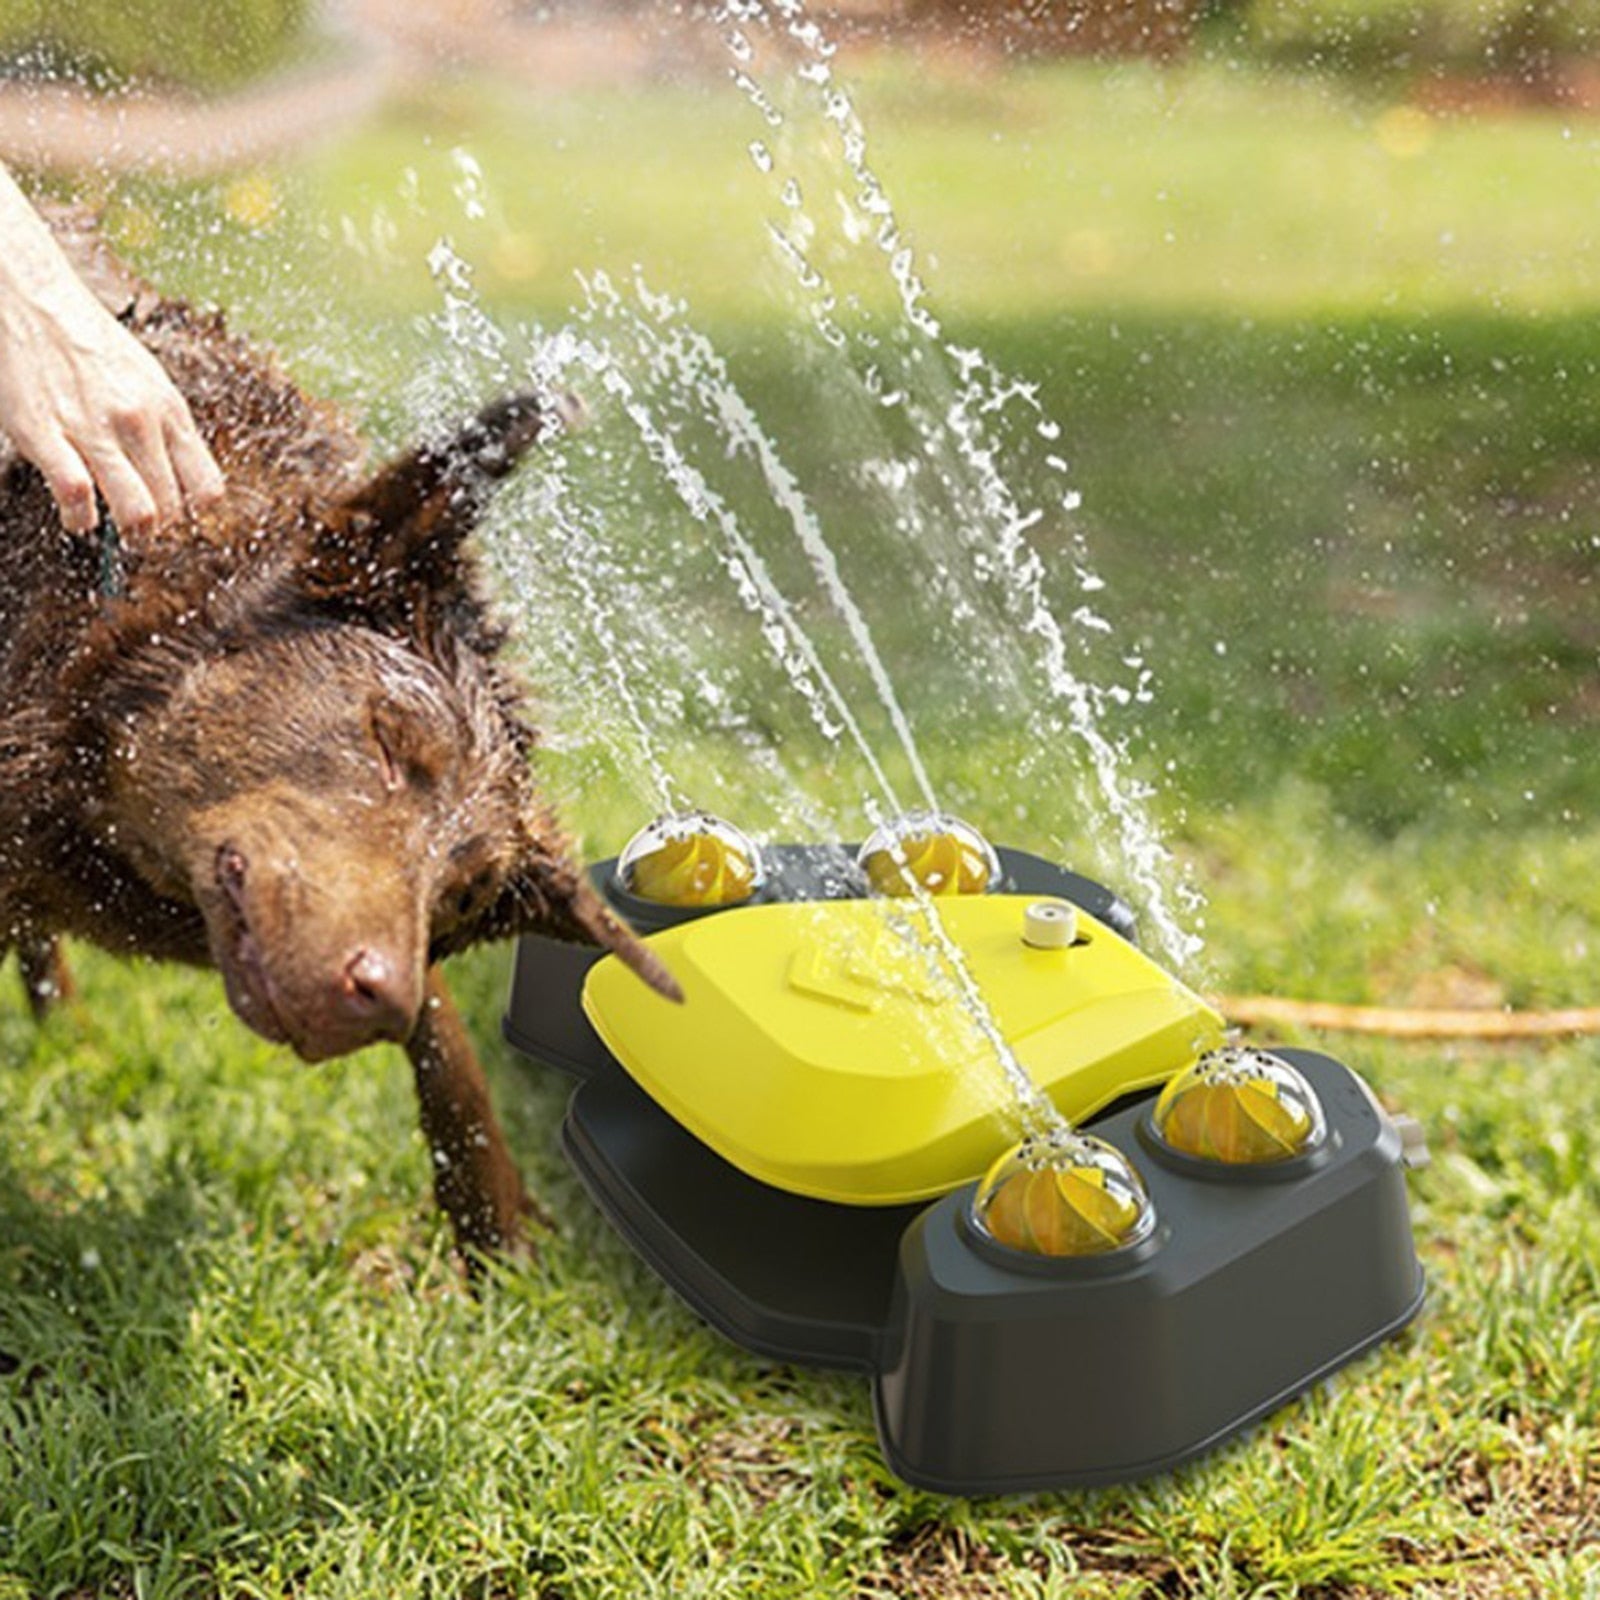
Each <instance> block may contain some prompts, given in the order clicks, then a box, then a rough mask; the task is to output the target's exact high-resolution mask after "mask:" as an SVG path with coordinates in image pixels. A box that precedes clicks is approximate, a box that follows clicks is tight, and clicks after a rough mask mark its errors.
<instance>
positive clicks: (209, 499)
mask: <svg viewBox="0 0 1600 1600" xmlns="http://www.w3.org/2000/svg"><path fill="white" fill-rule="evenodd" d="M166 440H167V453H168V455H169V456H170V457H171V458H172V465H173V469H174V470H175V471H176V472H177V475H178V487H179V488H180V489H181V490H182V491H183V497H184V499H185V500H187V501H188V502H189V504H190V505H191V506H193V507H194V508H195V510H197V511H204V510H205V509H206V508H207V507H208V506H214V505H215V504H216V503H217V502H218V501H219V500H220V499H221V498H222V493H223V490H224V489H225V488H226V487H227V486H226V484H225V483H224V482H223V479H222V469H221V468H220V467H219V466H218V465H217V460H216V457H215V456H213V455H212V454H211V451H210V449H209V448H208V447H207V445H206V442H205V440H204V439H202V438H201V437H200V432H199V430H198V429H197V428H196V427H195V425H194V419H193V418H192V417H191V416H190V415H189V411H188V408H187V407H185V408H184V411H183V415H182V416H181V417H180V418H179V419H178V420H177V421H176V422H169V423H168V424H167V426H166Z"/></svg>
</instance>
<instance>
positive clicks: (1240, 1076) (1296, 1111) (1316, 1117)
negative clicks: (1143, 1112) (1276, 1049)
mask: <svg viewBox="0 0 1600 1600" xmlns="http://www.w3.org/2000/svg"><path fill="white" fill-rule="evenodd" d="M1151 1120H1152V1121H1153V1122H1154V1124H1155V1130H1156V1132H1157V1133H1158V1134H1159V1135H1160V1136H1161V1137H1162V1139H1164V1140H1165V1141H1166V1142H1167V1144H1169V1145H1170V1146H1171V1147H1172V1148H1173V1149H1174V1150H1178V1151H1181V1152H1182V1153H1183V1154H1184V1155H1188V1156H1194V1157H1197V1158H1198V1159H1200V1160H1202V1161H1218V1162H1223V1163H1226V1164H1227V1165H1229V1166H1263V1165H1267V1164H1270V1163H1273V1162H1278V1161H1288V1160H1290V1159H1291V1158H1292V1157H1294V1156H1298V1155H1302V1154H1304V1153H1305V1152H1306V1151H1308V1150H1312V1149H1314V1148H1315V1147H1316V1146H1317V1145H1318V1144H1320V1143H1321V1141H1322V1137H1323V1131H1324V1121H1323V1112H1322V1103H1321V1102H1320V1101H1319V1100H1318V1099H1317V1096H1316V1091H1315V1090H1314V1089H1312V1087H1311V1085H1310V1084H1309V1083H1307V1082H1306V1080H1305V1079H1304V1077H1302V1076H1301V1074H1300V1073H1299V1072H1297V1071H1296V1070H1295V1068H1294V1067H1292V1066H1290V1065H1289V1063H1288V1062H1287V1061H1285V1060H1284V1059H1283V1058H1282V1057H1281V1056H1276V1055H1273V1054H1271V1053H1270V1052H1269V1051H1266V1050H1252V1049H1248V1048H1244V1047H1240V1046H1228V1047H1226V1048H1223V1049H1219V1050H1212V1051H1209V1052H1207V1053H1206V1054H1205V1055H1203V1056H1201V1057H1200V1059H1199V1060H1198V1061H1196V1062H1195V1063H1194V1065H1193V1066H1190V1067H1188V1068H1186V1069H1185V1070H1184V1071H1182V1072H1180V1073H1179V1074H1178V1075H1177V1076H1176V1077H1174V1078H1173V1080H1172V1081H1171V1083H1169V1084H1168V1085H1167V1087H1166V1088H1165V1089H1164V1090H1162V1093H1161V1098H1160V1099H1159V1100H1158V1101H1157V1102H1156V1108H1155V1111H1154V1112H1153V1113H1152V1115H1151Z"/></svg>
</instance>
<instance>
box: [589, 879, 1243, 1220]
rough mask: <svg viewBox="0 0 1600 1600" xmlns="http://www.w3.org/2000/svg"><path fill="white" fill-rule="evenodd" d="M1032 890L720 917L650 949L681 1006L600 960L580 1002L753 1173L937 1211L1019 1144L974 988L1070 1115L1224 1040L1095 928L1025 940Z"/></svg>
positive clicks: (848, 1197) (1214, 1020) (750, 909)
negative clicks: (1062, 938) (1057, 943)
mask: <svg viewBox="0 0 1600 1600" xmlns="http://www.w3.org/2000/svg"><path fill="white" fill-rule="evenodd" d="M1037 898H1038V897H1037V896H1035V895H983V896H973V897H970V898H967V897H961V898H952V899H947V900H940V901H939V902H937V904H933V903H930V904H929V905H927V906H926V907H924V906H920V905H917V904H912V903H908V902H906V901H903V900H902V901H884V900H837V901H826V902H801V903H783V904H772V905H757V906H746V907H743V908H740V909H738V910H733V911H725V912H721V913H719V914H718V915H716V916H711V917H702V918H699V919H697V920H695V921H693V922H689V923H685V924H682V925H680V926H678V927H675V928H669V929H667V930H665V931H664V932H661V933H657V934H653V935H651V936H650V938H649V940H648V943H649V944H650V945H651V946H652V948H653V949H654V950H655V951H656V953H657V954H658V955H659V956H660V957H661V959H662V960H663V961H664V962H665V963H666V964H667V966H668V967H669V968H670V970H671V971H672V973H673V975H674V977H676V978H677V980H678V982H679V983H680V984H681V985H682V987H683V992H684V996H685V998H684V1003H683V1004H682V1005H674V1004H673V1003H672V1002H670V1001H667V1000H664V999H662V997H661V996H659V995H658V994H656V993H655V992H654V991H653V990H651V989H649V988H647V987H646V986H645V985H644V984H643V983H641V982H640V981H639V980H638V978H636V977H635V976H634V975H633V974H632V973H631V972H630V971H629V970H628V969H627V968H626V967H624V966H623V965H622V964H621V963H620V962H619V961H618V960H617V959H616V958H615V957H614V956H607V957H605V958H604V959H603V960H601V961H599V962H597V963H596V964H595V966H594V967H593V968H591V969H590V972H589V976H588V980H587V982H586V983H585V985H584V992H583V1005H584V1010H585V1012H586V1013H587V1014H588V1017H589V1020H590V1021H591V1022H592V1023H593V1024H594V1027H595V1030H596V1031H597V1032H598V1033H599V1035H600V1037H601V1039H602V1040H603V1041H604V1043H605V1045H606V1048H607V1049H608V1050H610V1052H611V1053H612V1055H614V1056H615V1057H616V1058H617V1060H618V1061H619V1062H621V1064H622V1065H623V1067H624V1068H625V1069H626V1070H627V1071H628V1072H629V1074H631V1076H632V1077H633V1078H634V1079H635V1080H636V1081H637V1082H638V1083H639V1084H640V1085H641V1086H642V1087H643V1088H644V1089H645V1091H646V1092H647V1093H648V1094H649V1095H650V1096H651V1097H652V1098H653V1099H654V1100H656V1101H657V1102H658V1103H659V1104H660V1105H661V1106H662V1107H664V1108H665V1109H666V1110H667V1111H668V1112H670V1113H671V1114H672V1115H673V1116H674V1117H676V1118H677V1120H678V1121H679V1122H681V1123H682V1124H683V1125H684V1127H686V1128H688V1129H689V1131H690V1132H691V1133H693V1134H694V1135H695V1136H696V1137H697V1138H699V1139H700V1140H701V1141H702V1142H703V1143H705V1144H707V1145H709V1146H710V1147H711V1149H713V1150H714V1151H716V1152H717V1154H718V1155H720V1156H722V1157H723V1158H724V1159H725V1160H727V1161H729V1162H731V1163H732V1164H733V1165H734V1166H736V1167H738V1168H739V1169H740V1170H741V1171H743V1172H746V1173H748V1174H749V1175H750V1176H751V1177H753V1178H757V1179H760V1180H761V1181H762V1182H763V1183H769V1184H773V1185H775V1186H776V1187H778V1188H780V1189H787V1190H790V1191H792V1192H793V1193H796V1194H804V1195H812V1196H814V1197H816V1198H818V1199H823V1200H834V1201H841V1202H844V1203H846V1204H856V1205H891V1204H899V1203H902V1202H905V1201H912V1200H922V1199H927V1198H929V1197H931V1196H934V1195H938V1194H943V1193H945V1192H946V1191H947V1190H950V1189H953V1188H955V1187H957V1186H958V1185H960V1184H963V1183H966V1182H968V1181H970V1180H971V1179H973V1178H976V1177H977V1176H979V1175H980V1174H981V1173H982V1172H983V1171H984V1170H985V1169H986V1168H987V1167H988V1166H989V1164H990V1163H991V1162H992V1161H993V1160H994V1159H995V1158H996V1157H997V1156H998V1155H999V1154H1000V1153H1001V1151H1002V1150H1004V1149H1005V1148H1006V1146H1008V1145H1009V1144H1011V1143H1012V1142H1013V1141H1014V1140H1015V1138H1016V1132H1015V1128H1014V1125H1012V1124H1010V1123H1008V1121H1007V1119H1006V1115H1005V1109H1004V1108H1005V1107H1006V1106H1007V1105H1008V1103H1009V1102H1008V1097H1007V1088H1006V1081H1005V1077H1004V1074H1003V1071H1002V1068H1001V1066H1000V1064H999V1060H998V1055H997V1051H996V1048H995V1045H994V1043H993V1041H992V1040H991V1039H990V1038H989V1037H988V1036H987V1034H986V1031H985V1026H984V1025H983V1023H982V1022H980V1020H979V1017H978V1016H977V1015H976V1014H975V1010H974V1008H973V1007H972V1006H971V1005H970V1004H969V1003H968V999H967V996H968V995H969V994H970V993H971V991H972V989H973V988H974V987H975V988H976V990H977V992H978V993H979V994H981V996H982V998H983V1000H984V1002H985V1003H986V1005H987V1008H988V1011H989V1013H990V1015H991V1016H992V1018H993V1020H994V1023H995V1024H996V1025H997V1026H998V1027H999V1030H1000V1032H1001V1034H1002V1035H1003V1037H1004V1039H1005V1040H1006V1042H1007V1043H1008V1044H1009V1046H1010V1048H1011V1049H1012V1051H1013V1052H1014V1053H1015V1056H1016V1058H1017V1060H1018V1061H1019V1062H1020V1063H1021V1064H1022V1066H1023V1067H1024V1068H1025V1069H1026V1070H1027V1072H1028V1074H1029V1076H1030V1077H1031V1078H1032V1080H1033V1081H1034V1083H1036V1084H1038V1085H1039V1086H1040V1087H1041V1088H1042V1089H1043V1090H1044V1091H1045V1092H1046V1093H1047V1094H1048V1095H1049V1096H1050V1097H1051V1099H1052V1100H1053V1101H1054V1102H1055V1104H1056V1105H1057V1106H1058V1107H1059V1108H1060V1109H1061V1110H1062V1111H1063V1112H1064V1113H1065V1114H1066V1115H1067V1116H1068V1117H1069V1118H1071V1119H1073V1120H1074V1121H1077V1120H1080V1119H1082V1118H1083V1117H1086V1116H1089V1115H1091V1114H1093V1113H1094V1112H1095V1111H1097V1110H1098V1109H1100V1107H1102V1106H1104V1105H1106V1104H1107V1103H1108V1102H1109V1101H1111V1100H1114V1099H1115V1098H1116V1097H1117V1096H1118V1095H1121V1094H1124V1093H1126V1092H1128V1091H1130V1090H1137V1089H1146V1088H1151V1087H1153V1086H1155V1085H1156V1084H1158V1083H1161V1082H1163V1081H1165V1080H1166V1079H1167V1078H1169V1077H1171V1076H1172V1074H1173V1073H1175V1072H1177V1071H1179V1070H1181V1069H1182V1068H1184V1067H1186V1066H1188V1065H1189V1064H1190V1063H1191V1062H1193V1061H1194V1060H1195V1059H1196V1058H1197V1056H1198V1055H1199V1054H1200V1053H1201V1052H1202V1051H1205V1050H1209V1049H1212V1048H1215V1047H1216V1046H1217V1045H1218V1044H1219V1043H1220V1041H1221V1039H1222V1019H1221V1018H1220V1017H1219V1016H1218V1015H1217V1014H1216V1013H1215V1012H1214V1011H1212V1010H1211V1009H1210V1008H1209V1007H1207V1006H1206V1005H1205V1004H1204V1003H1203V1002H1202V1001H1201V1000H1199V998H1198V997H1197V996H1195V995H1194V994H1192V993H1191V992H1190V991H1189V990H1188V989H1186V988H1184V987H1183V985H1182V984H1180V983H1178V982H1177V981H1176V980H1175V979H1173V978H1170V977H1168V976H1167V975H1166V974H1165V973H1164V972H1162V971H1161V969H1160V968H1159V967H1157V966H1156V965H1155V964H1154V963H1153V962H1152V961H1150V960H1149V959H1148V958H1147V957H1145V956H1143V955H1141V954H1140V953H1139V952H1138V951H1137V950H1135V949H1134V948H1133V947H1132V946H1131V945H1130V944H1128V943H1127V942H1126V941H1125V940H1123V939H1121V938H1119V937H1118V936H1117V935H1116V934H1115V933H1113V932H1112V931H1111V930H1110V929H1109V928H1107V927H1105V926H1103V925H1102V924H1101V923H1099V922H1096V921H1095V920H1094V919H1093V918H1092V917H1089V916H1087V915H1082V916H1081V917H1080V919H1079V927H1080V930H1081V931H1080V941H1079V943H1078V944H1076V945H1073V946H1071V947H1070V948H1067V949H1059V950H1041V949H1035V948H1033V947H1032V946H1029V945H1026V944H1024V943H1023V941H1022V928H1023V911H1024V910H1025V908H1026V907H1027V906H1028V905H1030V904H1031V903H1032V902H1033V901H1034V900H1035V899H1037ZM929 919H936V920H937V926H930V922H929ZM958 962H959V964H960V967H962V968H964V969H965V978H963V975H962V973H961V972H959V971H958V970H957V963H958Z"/></svg>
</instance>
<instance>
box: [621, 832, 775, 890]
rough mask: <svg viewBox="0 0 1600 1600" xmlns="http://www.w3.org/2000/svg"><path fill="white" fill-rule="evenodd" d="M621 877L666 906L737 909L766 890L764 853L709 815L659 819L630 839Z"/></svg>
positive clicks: (626, 885)
mask: <svg viewBox="0 0 1600 1600" xmlns="http://www.w3.org/2000/svg"><path fill="white" fill-rule="evenodd" d="M617 879H618V881H619V882H620V883H621V885H622V887H623V888H624V889H625V890H627V892H628V893H629V894H633V895H637V896H638V897H639V898H640V899H641V900H649V901H652V902H653V903H654V904H656V905H663V906H731V905H739V904H741V903H743V902H744V901H746V900H748V899H749V898H750V897H751V895H753V894H754V893H755V892H756V890H757V889H759V888H760V887H761V880H762V868H761V852H760V851H759V850H758V849H757V848H756V845H755V841H754V840H752V839H751V838H750V837H749V836H748V835H747V834H745V833H744V832H743V831H741V830H740V829H738V828H736V827H735V826H734V825H733V824H732V823H731V822H725V821H724V820H723V819H722V818H721V817H714V816H712V815H711V814H710V813H709V812H705V811H687V812H677V813H674V814H672V815H669V816H664V817H657V818H656V820H655V821H654V822H652V823H650V824H649V826H648V827H644V828H641V829H640V830H639V832H638V833H636V834H635V835H634V836H633V838H632V839H630V840H629V841H628V844H627V848H626V849H624V850H623V852H622V854H621V856H619V857H618V859H617Z"/></svg>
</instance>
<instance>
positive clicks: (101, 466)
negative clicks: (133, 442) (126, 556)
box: [82, 439, 157, 534]
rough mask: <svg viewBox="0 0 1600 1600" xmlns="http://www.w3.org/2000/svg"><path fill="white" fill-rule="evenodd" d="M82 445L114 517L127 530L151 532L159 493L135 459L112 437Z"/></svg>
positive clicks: (139, 532)
mask: <svg viewBox="0 0 1600 1600" xmlns="http://www.w3.org/2000/svg"><path fill="white" fill-rule="evenodd" d="M82 449H83V452H84V454H85V456H86V457H87V459H88V464H89V470H90V472H92V473H93V474H94V481H95V483H96V485H97V486H98V487H99V490H100V493H101V495H102V496H103V497H104V498H105V502H106V510H107V511H109V512H110V513H111V520H112V521H113V522H115V523H116V525H117V526H118V528H120V529H121V530H122V531H123V532H124V533H132V534H142V533H149V532H150V530H151V529H152V528H153V527H154V526H155V525H156V517H157V510H156V501H155V496H154V495H153V494H152V493H151V491H150V489H149V488H148V487H147V485H146V484H145V481H144V479H143V478H142V477H141V476H140V475H139V473H138V472H137V471H136V470H135V469H134V466H133V464H132V462H130V461H129V460H128V458H127V456H126V455H124V454H123V452H122V451H121V450H120V449H119V448H118V447H117V446H116V444H115V443H114V442H111V441H108V440H104V439H102V440H100V441H97V442H96V443H94V444H89V443H87V442H86V443H85V444H84V445H83V446H82ZM93 525H94V524H93V523H92V522H91V523H90V524H89V526H90V527H93Z"/></svg>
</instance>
